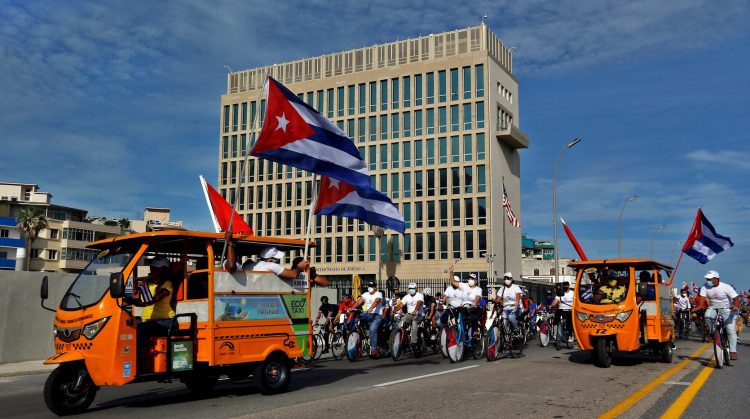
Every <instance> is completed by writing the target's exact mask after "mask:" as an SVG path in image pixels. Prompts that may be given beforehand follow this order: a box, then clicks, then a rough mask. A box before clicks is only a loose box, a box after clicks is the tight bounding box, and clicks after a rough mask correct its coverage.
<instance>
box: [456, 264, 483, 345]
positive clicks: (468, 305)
mask: <svg viewBox="0 0 750 419" xmlns="http://www.w3.org/2000/svg"><path fill="white" fill-rule="evenodd" d="M461 289H462V290H463V292H464V302H463V307H464V309H466V314H467V316H466V317H467V320H468V321H469V322H470V323H471V327H472V330H474V333H475V334H477V335H478V334H479V310H480V308H479V301H480V300H481V299H482V288H480V287H479V286H477V274H475V273H470V274H469V280H468V283H467V284H463V283H462V284H461Z"/></svg>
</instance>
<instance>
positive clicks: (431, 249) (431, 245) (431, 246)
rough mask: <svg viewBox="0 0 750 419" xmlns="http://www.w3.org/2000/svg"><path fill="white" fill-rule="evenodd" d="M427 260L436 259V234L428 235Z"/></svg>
mask: <svg viewBox="0 0 750 419" xmlns="http://www.w3.org/2000/svg"><path fill="white" fill-rule="evenodd" d="M427 259H430V260H434V259H435V233H427Z"/></svg>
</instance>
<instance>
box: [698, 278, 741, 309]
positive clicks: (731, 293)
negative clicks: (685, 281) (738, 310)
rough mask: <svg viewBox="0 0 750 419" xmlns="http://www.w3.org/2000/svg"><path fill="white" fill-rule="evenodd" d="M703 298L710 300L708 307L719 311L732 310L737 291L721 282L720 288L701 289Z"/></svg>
mask: <svg viewBox="0 0 750 419" xmlns="http://www.w3.org/2000/svg"><path fill="white" fill-rule="evenodd" d="M701 297H706V298H707V299H708V306H709V307H711V308H717V309H727V308H732V299H733V298H734V297H737V291H735V290H734V288H732V287H731V286H730V285H729V284H725V283H723V282H719V285H718V286H715V287H713V288H710V289H707V288H706V287H702V288H701Z"/></svg>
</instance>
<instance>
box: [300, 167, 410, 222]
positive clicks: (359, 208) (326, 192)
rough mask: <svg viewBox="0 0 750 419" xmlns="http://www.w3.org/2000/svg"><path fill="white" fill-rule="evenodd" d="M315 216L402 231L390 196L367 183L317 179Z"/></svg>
mask: <svg viewBox="0 0 750 419" xmlns="http://www.w3.org/2000/svg"><path fill="white" fill-rule="evenodd" d="M315 214H316V215H337V216H339V217H348V218H356V219H358V220H362V221H365V222H367V223H368V224H371V225H377V226H381V227H385V228H390V229H391V230H395V231H398V232H399V233H401V234H404V230H406V224H405V223H404V217H402V216H401V214H400V213H399V212H398V208H396V206H395V205H393V202H391V200H390V199H388V197H387V196H385V195H384V194H383V193H382V192H380V191H378V190H376V189H373V188H372V187H370V186H369V185H367V186H366V187H360V188H355V187H354V186H352V185H350V184H348V183H346V182H342V181H340V180H338V179H332V178H329V177H326V176H323V177H321V178H320V195H319V196H318V203H317V205H316V206H315Z"/></svg>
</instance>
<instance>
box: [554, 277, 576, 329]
mask: <svg viewBox="0 0 750 419" xmlns="http://www.w3.org/2000/svg"><path fill="white" fill-rule="evenodd" d="M562 285H563V295H562V297H557V298H555V302H554V303H552V306H551V307H550V308H556V309H557V311H556V312H555V324H556V325H559V324H560V319H561V318H562V317H563V316H564V317H565V324H566V327H565V329H566V330H565V334H566V335H567V336H565V338H566V339H570V337H571V336H573V299H574V298H575V293H574V292H573V290H571V289H570V282H568V281H565V282H563V283H562Z"/></svg>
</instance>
